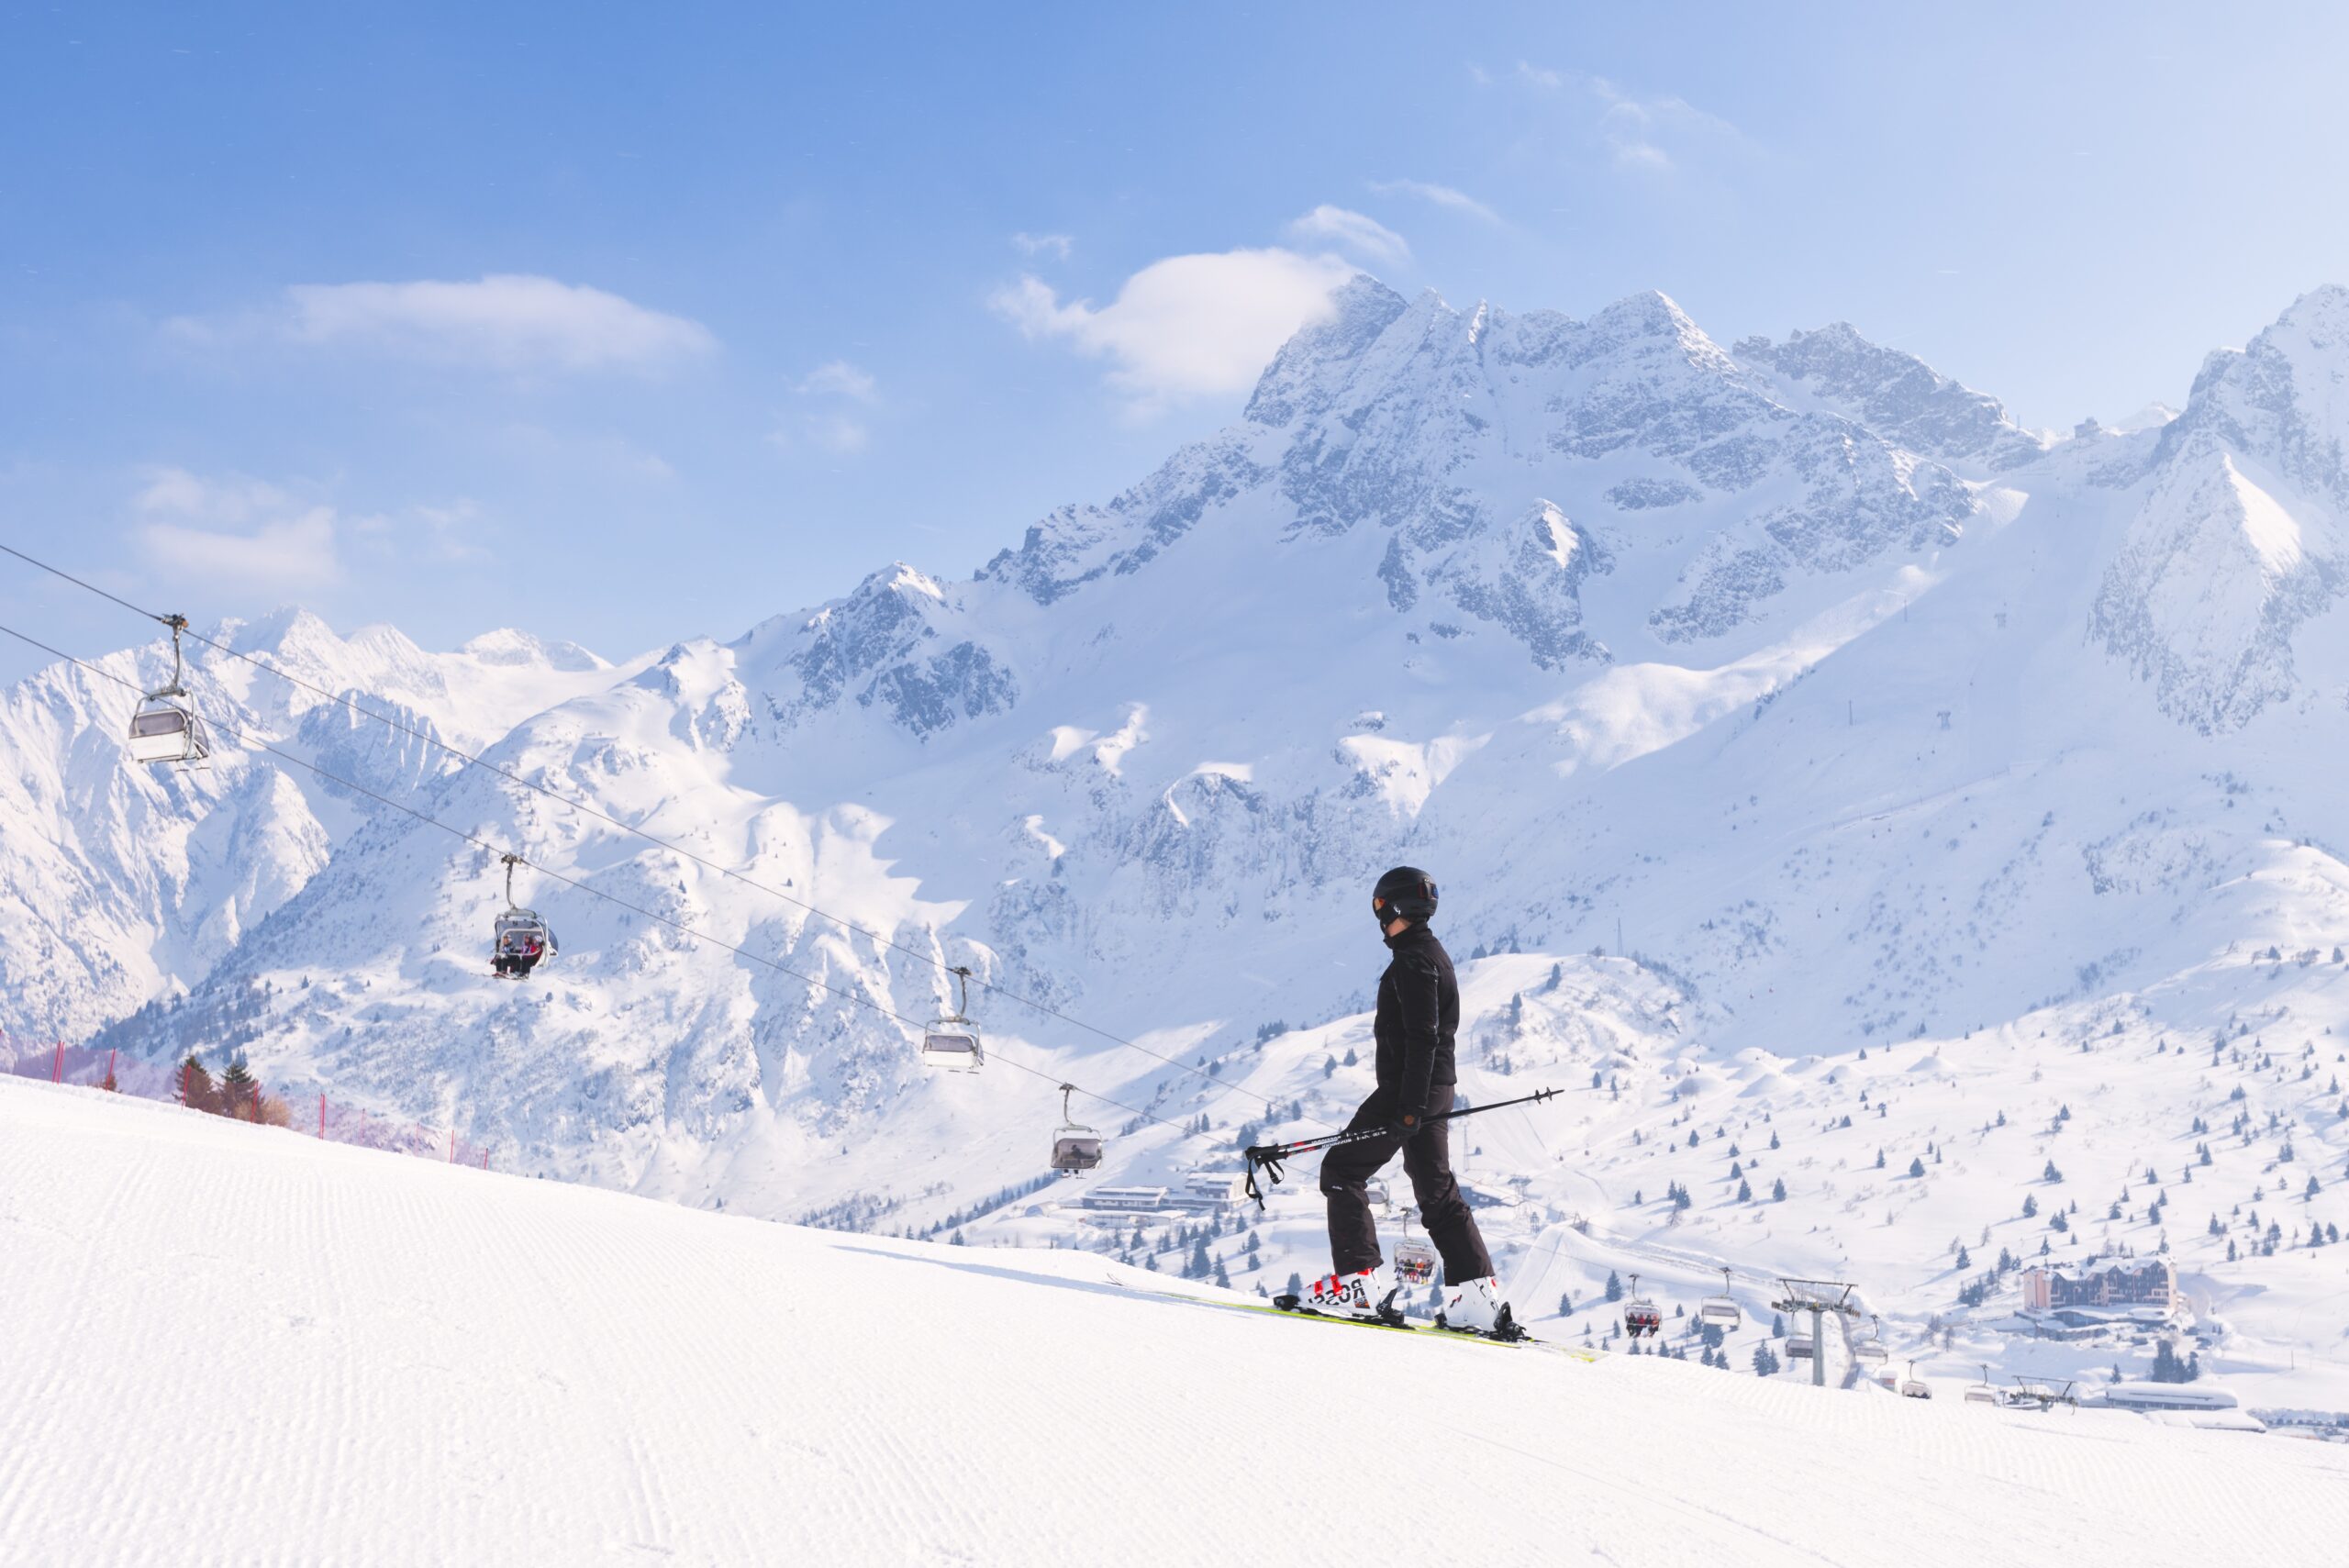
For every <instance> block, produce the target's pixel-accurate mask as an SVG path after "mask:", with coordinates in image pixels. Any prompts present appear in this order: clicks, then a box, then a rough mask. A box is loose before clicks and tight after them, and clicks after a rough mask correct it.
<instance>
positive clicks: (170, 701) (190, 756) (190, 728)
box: [129, 692, 212, 763]
mask: <svg viewBox="0 0 2349 1568" xmlns="http://www.w3.org/2000/svg"><path fill="white" fill-rule="evenodd" d="M175 698H176V700H174V699H175ZM186 702H187V699H186V696H185V695H184V694H173V693H165V692H157V693H154V694H152V695H150V696H149V697H148V698H147V700H146V701H144V702H142V703H140V704H139V711H138V712H136V713H134V714H132V715H131V716H130V736H129V744H130V760H131V761H132V762H147V763H173V762H178V763H189V762H202V761H204V759H205V758H206V757H208V756H210V755H211V754H212V745H211V741H210V739H209V738H208V737H207V736H206V734H205V732H204V720H202V719H200V718H198V717H195V708H194V706H192V705H191V706H183V705H184V704H186Z"/></svg>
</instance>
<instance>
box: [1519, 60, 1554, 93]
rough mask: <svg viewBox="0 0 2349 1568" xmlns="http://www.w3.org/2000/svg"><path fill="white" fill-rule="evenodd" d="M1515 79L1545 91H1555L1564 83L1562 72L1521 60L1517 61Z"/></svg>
mask: <svg viewBox="0 0 2349 1568" xmlns="http://www.w3.org/2000/svg"><path fill="white" fill-rule="evenodd" d="M1517 79H1518V80H1519V81H1520V82H1524V83H1531V85H1533V86H1536V87H1539V88H1541V89H1542V91H1543V92H1545V93H1554V92H1557V91H1558V90H1559V89H1560V88H1562V87H1564V85H1565V84H1566V78H1565V73H1564V72H1559V71H1552V70H1549V69H1547V68H1546V67H1543V66H1539V65H1535V64H1532V63H1531V62H1530V61H1522V60H1520V61H1518V62H1517Z"/></svg>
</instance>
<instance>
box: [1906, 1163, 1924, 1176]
mask: <svg viewBox="0 0 2349 1568" xmlns="http://www.w3.org/2000/svg"><path fill="white" fill-rule="evenodd" d="M1924 1173H1925V1162H1924V1161H1923V1160H1922V1159H1916V1160H1911V1161H1909V1174H1910V1175H1912V1176H1921V1175H1923V1174H1924Z"/></svg>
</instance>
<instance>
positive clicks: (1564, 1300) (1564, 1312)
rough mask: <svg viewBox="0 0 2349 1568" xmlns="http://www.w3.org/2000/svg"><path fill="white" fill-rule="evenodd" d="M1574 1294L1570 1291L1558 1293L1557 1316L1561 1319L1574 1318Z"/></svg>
mask: <svg viewBox="0 0 2349 1568" xmlns="http://www.w3.org/2000/svg"><path fill="white" fill-rule="evenodd" d="M1574 1313H1575V1298H1574V1294H1573V1293H1572V1292H1571V1291H1564V1290H1562V1291H1560V1292H1559V1293H1558V1316H1559V1317H1561V1318H1571V1317H1573V1316H1574Z"/></svg>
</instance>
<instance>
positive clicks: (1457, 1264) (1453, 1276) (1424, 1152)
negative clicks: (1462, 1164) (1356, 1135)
mask: <svg viewBox="0 0 2349 1568" xmlns="http://www.w3.org/2000/svg"><path fill="white" fill-rule="evenodd" d="M1452 1097H1453V1088H1452V1085H1451V1084H1435V1085H1434V1086H1433V1087H1431V1089H1429V1091H1428V1108H1427V1114H1428V1115H1429V1116H1442V1114H1443V1113H1444V1112H1446V1111H1448V1110H1450V1109H1451V1108H1452ZM1394 1119H1395V1096H1394V1095H1393V1093H1392V1092H1390V1091H1388V1090H1386V1089H1378V1090H1375V1091H1373V1093H1372V1094H1371V1096H1370V1098H1368V1099H1366V1100H1364V1102H1363V1103H1362V1108H1361V1109H1360V1110H1358V1111H1356V1112H1354V1118H1353V1120H1352V1121H1350V1122H1348V1123H1347V1124H1346V1130H1348V1131H1349V1132H1351V1131H1353V1129H1355V1128H1358V1127H1382V1126H1385V1125H1386V1124H1387V1123H1389V1122H1391V1121H1393V1120H1394ZM1451 1139H1452V1124H1451V1123H1450V1122H1448V1121H1439V1122H1423V1123H1422V1124H1421V1126H1420V1128H1419V1130H1418V1131H1417V1132H1415V1133H1413V1134H1412V1135H1411V1136H1410V1137H1409V1138H1408V1139H1405V1138H1403V1137H1401V1136H1399V1135H1398V1134H1395V1133H1391V1132H1390V1133H1388V1134H1386V1135H1385V1136H1384V1137H1380V1138H1365V1139H1364V1140H1362V1141H1361V1142H1359V1143H1341V1144H1339V1145H1338V1146H1337V1147H1336V1148H1335V1149H1332V1150H1330V1152H1329V1153H1327V1154H1325V1155H1323V1156H1322V1157H1321V1195H1323V1196H1324V1197H1326V1198H1328V1199H1329V1200H1330V1267H1331V1269H1332V1270H1333V1271H1334V1272H1335V1273H1341V1274H1350V1273H1360V1272H1361V1271H1363V1270H1364V1269H1375V1268H1376V1267H1377V1266H1378V1263H1379V1253H1378V1227H1377V1225H1376V1224H1375V1222H1374V1221H1373V1220H1372V1219H1371V1217H1370V1197H1369V1195H1368V1194H1367V1193H1366V1192H1365V1191H1364V1188H1365V1187H1366V1186H1367V1185H1368V1184H1369V1182H1370V1178H1371V1177H1372V1176H1374V1175H1375V1174H1376V1173H1377V1172H1378V1168H1379V1167H1380V1166H1381V1165H1384V1164H1386V1162H1388V1161H1389V1160H1392V1159H1393V1158H1395V1152H1396V1151H1397V1150H1398V1149H1399V1150H1401V1151H1402V1153H1403V1169H1404V1171H1405V1173H1407V1174H1408V1175H1409V1176H1410V1178H1411V1191H1412V1193H1413V1194H1414V1195H1417V1197H1418V1198H1419V1223H1420V1224H1422V1225H1424V1226H1426V1227H1427V1229H1428V1239H1429V1240H1431V1241H1433V1242H1434V1243H1435V1250H1436V1251H1437V1252H1439V1253H1441V1254H1442V1258H1443V1281H1444V1283H1445V1284H1465V1283H1466V1282H1467V1281H1469V1280H1472V1279H1483V1278H1485V1277H1486V1275H1488V1274H1490V1273H1492V1272H1493V1260H1492V1255H1491V1254H1490V1253H1488V1252H1486V1251H1485V1238H1484V1235H1483V1233H1482V1232H1481V1231H1479V1230H1478V1229H1476V1217H1475V1215H1473V1214H1470V1213H1469V1212H1468V1200H1467V1199H1466V1198H1465V1197H1464V1196H1462V1195H1461V1192H1460V1182H1459V1179H1458V1178H1457V1177H1455V1176H1453V1173H1452V1141H1451Z"/></svg>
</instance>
